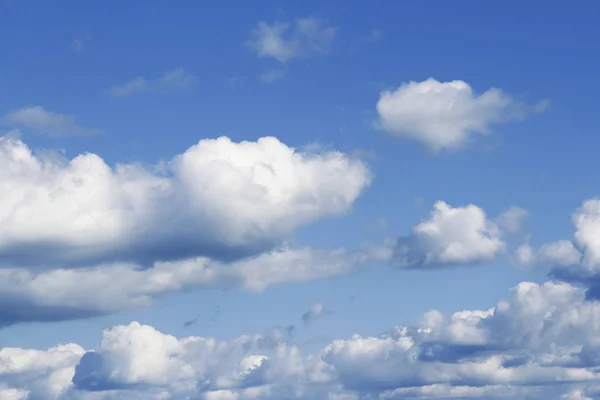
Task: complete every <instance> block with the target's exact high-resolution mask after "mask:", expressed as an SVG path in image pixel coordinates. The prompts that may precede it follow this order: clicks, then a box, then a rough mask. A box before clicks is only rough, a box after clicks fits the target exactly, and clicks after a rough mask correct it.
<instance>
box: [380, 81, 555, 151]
mask: <svg viewBox="0 0 600 400" xmlns="http://www.w3.org/2000/svg"><path fill="white" fill-rule="evenodd" d="M547 105H548V103H547V101H544V102H542V103H539V104H537V105H535V106H527V105H525V104H523V103H521V102H519V101H517V100H515V99H513V98H512V97H511V96H509V95H507V94H506V93H504V92H503V91H502V90H500V89H496V88H491V89H489V90H487V91H486V92H484V93H482V94H480V95H478V94H476V93H475V92H474V91H473V89H472V88H471V86H470V85H469V84H468V83H466V82H464V81H459V80H456V81H450V82H439V81H437V80H435V79H433V78H430V79H427V80H425V81H422V82H413V81H411V82H408V83H404V84H402V85H401V86H400V87H399V88H398V89H396V90H385V91H383V92H381V94H380V97H379V101H378V102H377V113H378V117H379V119H378V121H377V125H378V127H379V128H381V129H382V130H384V131H386V132H387V133H389V134H391V135H394V136H397V137H402V138H406V139H410V140H414V141H417V142H419V143H420V144H422V145H423V146H425V147H427V148H428V149H430V150H431V151H433V152H439V151H441V150H445V149H446V150H453V149H457V148H460V147H462V146H464V145H465V144H467V143H468V142H469V141H470V140H471V139H472V138H474V137H475V136H476V135H485V134H487V133H489V132H490V128H491V126H492V125H494V124H498V123H502V122H508V121H511V120H515V119H522V118H524V117H525V116H526V115H527V114H528V113H530V112H541V111H544V110H545V108H547Z"/></svg>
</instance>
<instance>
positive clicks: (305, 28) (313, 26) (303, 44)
mask: <svg viewBox="0 0 600 400" xmlns="http://www.w3.org/2000/svg"><path fill="white" fill-rule="evenodd" d="M335 34H336V29H335V28H334V27H329V26H324V25H323V22H322V21H319V20H318V19H315V18H303V19H298V20H296V21H294V22H293V23H291V22H275V23H274V24H272V25H270V24H267V23H265V22H261V23H259V24H258V27H257V28H256V29H255V30H254V31H253V32H252V39H251V40H250V42H249V43H248V45H249V46H250V48H251V49H252V50H254V51H255V52H256V54H257V55H258V56H259V57H271V58H274V59H276V60H277V61H279V62H281V63H286V62H288V61H290V60H292V59H295V58H306V57H310V56H314V55H318V54H326V53H329V51H330V48H331V44H332V42H333V39H334V38H335Z"/></svg>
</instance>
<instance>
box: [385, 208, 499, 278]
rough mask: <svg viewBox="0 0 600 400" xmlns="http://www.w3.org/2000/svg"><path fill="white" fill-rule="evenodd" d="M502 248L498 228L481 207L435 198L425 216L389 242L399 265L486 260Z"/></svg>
mask: <svg viewBox="0 0 600 400" xmlns="http://www.w3.org/2000/svg"><path fill="white" fill-rule="evenodd" d="M504 249H505V243H504V241H503V240H502V237H501V231H500V229H498V227H497V226H496V224H495V223H494V222H493V221H490V220H488V219H487V217H486V215H485V212H484V211H483V210H482V209H481V208H479V207H477V206H475V205H472V204H471V205H468V206H466V207H456V208H453V207H451V206H450V205H448V204H446V203H445V202H443V201H438V202H437V203H435V205H434V208H433V211H432V212H431V215H430V219H429V220H426V221H423V222H421V223H420V224H418V225H416V226H415V227H414V228H413V229H412V232H411V234H410V236H407V237H403V238H399V239H397V240H396V242H395V243H393V254H392V255H391V257H392V263H393V264H394V265H395V266H398V267H401V268H422V267H431V268H435V267H439V266H443V265H456V264H472V263H477V262H483V261H489V260H492V259H493V258H494V257H495V256H496V254H497V253H499V252H501V251H504Z"/></svg>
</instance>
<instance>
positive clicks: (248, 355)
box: [0, 282, 600, 400]
mask: <svg viewBox="0 0 600 400" xmlns="http://www.w3.org/2000/svg"><path fill="white" fill-rule="evenodd" d="M597 306H598V304H597V303H596V301H593V300H587V299H586V296H585V291H584V290H583V289H580V288H577V287H574V286H572V285H570V284H568V283H564V282H546V283H544V284H536V283H532V282H522V283H520V284H519V285H517V286H516V287H514V288H513V289H512V290H511V291H510V296H509V297H508V299H506V300H501V301H499V302H498V303H497V304H496V305H495V306H494V307H492V308H490V309H484V310H464V311H459V312H456V313H454V314H452V315H451V316H446V315H443V314H442V313H440V312H439V311H436V310H432V311H429V312H427V313H426V314H425V315H423V317H422V318H421V320H420V322H419V323H418V324H416V325H414V326H398V327H395V328H393V329H391V330H390V332H389V333H388V334H385V335H382V336H377V337H362V336H359V335H354V336H352V337H350V338H347V339H337V340H334V341H332V342H331V343H329V344H327V345H326V346H325V347H323V348H322V349H321V350H319V351H316V352H314V353H311V354H303V353H302V352H301V350H300V349H299V348H298V347H297V346H296V345H295V344H294V343H293V338H291V337H290V336H289V334H288V333H287V332H285V331H283V330H278V329H275V330H272V331H270V332H267V333H266V334H263V335H247V336H242V337H239V338H237V339H234V340H231V341H218V340H216V339H213V338H205V337H186V338H181V339H178V338H176V337H174V336H171V335H168V334H165V333H162V332H159V331H157V330H156V329H154V328H152V327H150V326H144V325H140V324H139V323H137V322H132V323H131V324H129V325H125V326H116V327H113V328H111V329H107V330H105V331H104V333H103V337H102V342H101V344H100V347H99V348H97V349H95V350H91V351H87V352H86V351H84V350H83V349H82V348H81V347H80V346H77V345H74V344H69V345H65V346H59V347H57V348H54V349H50V350H48V351H37V350H25V349H16V348H14V349H3V350H2V351H0V360H2V362H1V363H0V384H1V385H4V386H3V387H4V389H3V390H5V391H7V390H12V391H13V392H12V393H14V396H18V395H20V394H19V393H20V392H18V390H24V389H20V388H27V389H25V391H27V392H29V393H30V396H32V397H30V398H33V399H38V398H51V399H54V400H58V399H61V400H62V399H65V400H67V399H82V400H86V399H99V398H101V399H109V398H111V399H121V398H123V399H125V398H134V399H135V398H155V399H162V398H171V399H186V398H203V399H280V398H290V399H353V400H358V399H365V400H367V399H406V398H420V399H449V398H457V399H458V398H461V399H462V398H469V399H490V398H493V399H511V398H527V399H545V398H558V397H557V396H559V397H560V396H563V397H562V398H564V399H585V398H586V397H592V398H594V396H597V395H598V394H600V374H599V373H598V372H597V371H598V367H600V342H599V341H598V337H600V335H599V333H600V332H599V329H600V325H598V323H597V321H598V318H600V308H599V307H597ZM557 382H560V385H558V384H557ZM49 388H52V389H51V390H52V391H51V392H50V391H49V390H50V389H49ZM6 393H9V392H6ZM46 393H52V396H48V395H47V394H46ZM42 394H43V395H46V396H47V397H40V396H42ZM36 396H37V397H36ZM16 398H19V397H16ZM28 399H29V398H28Z"/></svg>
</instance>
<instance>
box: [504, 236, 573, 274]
mask: <svg viewBox="0 0 600 400" xmlns="http://www.w3.org/2000/svg"><path fill="white" fill-rule="evenodd" d="M580 260H581V253H580V252H579V250H577V248H575V246H573V243H572V242H571V241H569V240H559V241H556V242H551V243H546V244H544V245H542V246H541V247H540V248H539V250H537V251H535V249H534V248H533V247H532V246H531V245H529V244H523V245H521V246H519V247H518V248H517V250H516V251H515V253H514V256H513V261H514V264H515V265H516V266H518V267H525V268H530V267H535V266H538V265H544V264H545V265H550V266H559V267H565V268H566V267H570V266H574V265H578V264H579V262H580Z"/></svg>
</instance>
